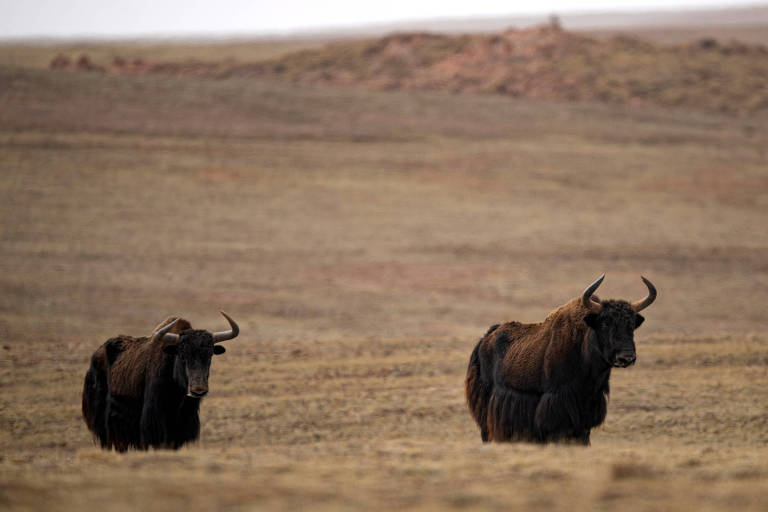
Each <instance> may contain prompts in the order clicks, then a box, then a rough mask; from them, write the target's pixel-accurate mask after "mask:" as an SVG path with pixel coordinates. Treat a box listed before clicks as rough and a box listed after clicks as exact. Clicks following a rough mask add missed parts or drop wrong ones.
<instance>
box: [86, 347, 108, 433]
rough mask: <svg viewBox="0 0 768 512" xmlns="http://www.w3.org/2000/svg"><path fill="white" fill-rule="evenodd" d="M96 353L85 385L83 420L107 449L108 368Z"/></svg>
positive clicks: (98, 352)
mask: <svg viewBox="0 0 768 512" xmlns="http://www.w3.org/2000/svg"><path fill="white" fill-rule="evenodd" d="M100 353H101V349H99V350H98V351H96V353H95V354H93V357H92V358H91V367H90V368H89V369H88V373H86V374H85V383H84V384H83V419H84V420H85V424H86V425H87V426H88V430H90V431H91V433H92V434H93V436H94V438H96V439H98V440H99V442H100V444H101V447H102V448H106V447H107V422H106V412H107V368H105V367H104V364H103V363H105V361H104V359H103V358H102V357H99V356H100V355H101V354H100Z"/></svg>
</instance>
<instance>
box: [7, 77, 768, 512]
mask: <svg viewBox="0 0 768 512" xmlns="http://www.w3.org/2000/svg"><path fill="white" fill-rule="evenodd" d="M767 128H768V126H767V125H766V124H765V121H764V120H760V119H756V118H751V119H741V120H737V119H733V118H729V117H721V116H718V115H705V114H696V113H685V112H681V111H676V112H668V111H664V110H653V109H643V110H633V109H627V108H615V107H606V106H599V105H583V106H572V105H562V104H552V103H538V102H520V101H513V100H510V99H507V98H503V97H493V96H485V97H478V96H470V95H467V96H450V95H443V94H437V93H431V94H426V93H417V94H407V93H384V92H366V91H350V90H343V89H334V88H318V89H311V90H310V89H302V88H294V87H291V86H286V85H275V84H267V83H259V82H254V81H252V80H244V79H237V78H230V79H226V80H205V79H181V78H174V77H164V76H143V77H125V76H123V77H115V76H109V75H93V74H67V73H64V74H61V73H52V72H47V71H19V70H18V69H16V70H12V69H8V68H0V218H2V220H3V222H2V223H0V241H1V242H2V244H1V245H0V262H1V263H0V265H1V266H0V270H2V272H0V290H2V293H1V294H0V340H1V341H2V342H1V343H0V387H1V389H2V392H1V394H0V427H1V428H0V507H2V508H4V509H12V510H44V509H45V510H48V509H57V510H73V511H74V510H81V509H83V508H96V509H108V510H135V509H146V508H154V509H171V508H172V509H179V508H182V507H185V508H187V509H190V510H204V509H211V508H217V509H224V510H250V509H285V510H295V509H302V508H303V509H307V508H311V509H315V510H323V509H328V510H339V509H350V510H352V509H354V510H359V509H392V508H404V509H444V508H456V509H459V508H461V509H478V510H480V509H483V510H486V509H499V510H501V509H509V508H522V507H527V508H544V507H548V508H551V509H553V510H596V509H597V510H613V509H616V508H621V509H626V510H691V509H694V508H695V509H697V510H722V509H728V508H735V509H739V510H761V509H762V508H763V507H764V506H765V503H766V501H768V462H767V461H768V449H766V446H768V444H766V443H768V409H767V407H768V402H766V399H765V392H764V390H765V389H766V386H768V374H767V373H766V371H765V368H766V365H768V337H766V336H765V334H764V332H763V331H764V326H765V320H764V312H765V303H766V299H768V292H766V290H768V287H767V286H766V284H768V266H766V261H768V244H767V243H766V238H765V223H766V220H767V219H766V214H765V211H766V205H768V186H767V185H768V183H767V182H766V169H767V168H768V159H767V157H766V149H765V148H766V147H768V139H766V135H765V134H766V133H768V130H766V129H767ZM602 272H607V273H608V277H607V279H606V282H605V283H604V285H603V287H602V288H601V296H606V297H609V296H616V297H623V298H632V299H636V298H638V297H640V296H641V295H642V294H643V293H644V292H645V290H644V287H643V285H642V283H641V282H640V280H639V274H641V273H642V274H644V275H646V276H648V277H650V278H651V279H652V280H653V281H654V283H655V284H656V285H657V286H658V288H659V299H658V301H657V302H656V304H654V305H653V306H652V307H651V308H649V309H648V311H647V314H646V315H645V316H646V318H647V321H646V323H645V324H644V325H643V327H642V328H641V329H640V330H639V331H638V333H637V344H638V356H639V359H638V364H637V365H636V366H635V367H633V368H631V369H628V370H617V371H616V372H615V374H614V376H613V379H612V396H611V402H610V405H609V412H608V418H607V420H606V423H605V425H604V427H603V428H601V429H599V430H597V431H596V432H594V433H593V446H592V447H590V448H587V449H585V448H579V447H564V446H547V447H539V446H531V445H526V444H516V445H493V446H484V445H482V444H481V443H480V441H479V434H478V432H477V429H476V427H475V426H474V425H473V424H472V421H471V419H470V417H469V414H468V413H467V411H466V408H465V405H464V398H463V387H462V384H463V382H462V381H463V373H464V369H465V365H466V361H467V359H468V356H469V352H470V350H471V348H472V346H473V344H474V342H475V341H476V339H477V337H478V336H480V335H481V334H482V333H483V332H484V331H485V329H486V328H487V327H488V325H490V324H491V323H494V322H498V321H503V320H508V319H517V320H521V321H537V320H540V319H542V318H543V317H544V316H545V315H546V314H547V313H548V312H549V311H550V310H551V309H552V308H553V307H554V306H557V305H559V304H561V303H563V302H565V301H566V300H567V299H569V298H571V297H572V296H574V295H576V294H578V293H579V292H581V291H582V289H583V287H584V286H585V285H586V284H588V283H589V282H591V281H592V280H593V279H594V278H595V277H596V276H597V275H599V274H600V273H602ZM603 288H604V290H603ZM218 309H224V310H225V311H227V312H229V313H231V314H232V315H233V316H234V318H236V319H237V320H238V321H239V322H240V325H241V327H242V335H241V337H240V338H239V339H238V340H236V341H233V342H231V343H230V344H228V346H227V348H228V351H227V353H226V354H225V355H223V356H221V357H217V359H216V360H215V361H214V365H213V369H212V375H211V393H210V397H209V398H207V399H206V400H205V403H204V404H203V408H202V422H203V428H202V438H201V440H200V442H199V443H197V444H196V445H194V446H191V447H188V448H185V449H182V450H180V451H178V452H150V453H131V454H128V455H126V456H119V455H117V454H114V453H104V452H101V451H100V450H98V449H97V448H96V447H95V446H94V445H93V444H92V442H91V439H90V437H89V435H88V432H87V430H86V428H85V426H84V424H83V423H82V420H81V418H80V413H79V400H80V396H79V393H80V389H81V385H82V377H83V375H84V373H85V371H86V368H87V364H88V358H89V356H90V354H91V353H92V351H93V350H94V349H95V348H96V347H97V346H98V345H99V344H100V343H101V342H102V341H104V340H105V339H106V338H107V337H109V336H111V335H115V334H117V333H119V332H124V333H128V334H134V335H142V334H146V333H148V332H149V330H150V329H151V328H152V327H153V326H154V325H155V324H156V323H157V322H158V321H159V320H161V319H162V318H164V317H165V316H166V315H167V314H171V313H177V314H183V315H184V316H185V317H187V318H189V319H190V320H191V321H192V322H193V324H194V325H196V326H201V327H207V328H211V329H216V328H222V327H224V326H223V325H222V320H221V318H220V317H219V316H218V312H217V310H218Z"/></svg>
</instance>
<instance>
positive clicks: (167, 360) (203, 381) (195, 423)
mask: <svg viewBox="0 0 768 512" xmlns="http://www.w3.org/2000/svg"><path fill="white" fill-rule="evenodd" d="M221 314H222V315H224V318H226V319H227V321H228V322H229V325H230V330H228V331H223V332H216V333H210V332H208V331H203V330H197V329H192V326H191V325H190V323H189V322H188V321H186V320H184V319H183V318H179V317H175V316H172V317H168V318H167V319H166V320H164V321H163V322H162V323H161V324H160V325H158V326H157V327H156V328H155V330H154V331H153V333H152V334H151V335H150V336H149V337H141V338H133V337H131V336H126V335H124V334H123V335H120V336H117V337H116V338H111V339H109V340H107V341H106V342H105V343H104V344H103V345H102V346H101V347H99V348H98V349H97V350H96V352H94V354H93V357H91V367H90V369H89V370H88V373H86V374H85V385H84V386H83V418H84V419H85V423H86V425H88V429H89V430H90V431H91V433H92V434H93V435H94V438H96V439H98V440H99V442H100V443H101V447H102V448H105V449H110V448H114V449H115V450H117V451H119V452H124V451H126V450H128V449H129V448H138V449H141V450H146V449H148V448H149V447H153V448H172V449H177V448H179V447H180V446H181V445H183V444H184V443H187V442H189V441H194V440H196V439H197V438H198V436H199V435H200V417H199V415H198V411H199V408H200V399H201V398H202V397H204V396H205V395H206V393H208V371H209V370H210V367H211V357H212V356H213V355H214V354H223V353H224V351H225V349H224V347H222V346H221V345H217V343H220V342H222V341H226V340H231V339H232V338H234V337H236V336H237V335H238V333H239V332H240V329H239V327H238V326H237V324H236V323H235V321H234V320H232V319H231V318H230V317H229V316H227V314H226V313H224V312H223V311H222V312H221Z"/></svg>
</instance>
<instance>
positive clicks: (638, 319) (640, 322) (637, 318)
mask: <svg viewBox="0 0 768 512" xmlns="http://www.w3.org/2000/svg"><path fill="white" fill-rule="evenodd" d="M644 321H645V318H644V317H643V315H638V314H635V329H637V328H638V327H640V326H641V325H643V322H644Z"/></svg>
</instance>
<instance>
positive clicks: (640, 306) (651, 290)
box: [632, 276, 656, 313]
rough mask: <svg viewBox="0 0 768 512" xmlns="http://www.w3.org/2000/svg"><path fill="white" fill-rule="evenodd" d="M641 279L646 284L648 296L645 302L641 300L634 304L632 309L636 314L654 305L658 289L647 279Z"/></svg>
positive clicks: (641, 277)
mask: <svg viewBox="0 0 768 512" xmlns="http://www.w3.org/2000/svg"><path fill="white" fill-rule="evenodd" d="M640 279H642V280H643V282H644V283H645V286H647V287H648V295H646V297H645V298H644V299H643V300H639V301H637V302H633V303H632V309H634V310H635V313H638V312H640V311H642V310H644V309H645V308H647V307H648V306H650V305H651V304H653V301H655V300H656V287H655V286H653V283H651V282H650V281H649V280H647V279H646V278H645V277H643V276H640Z"/></svg>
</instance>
